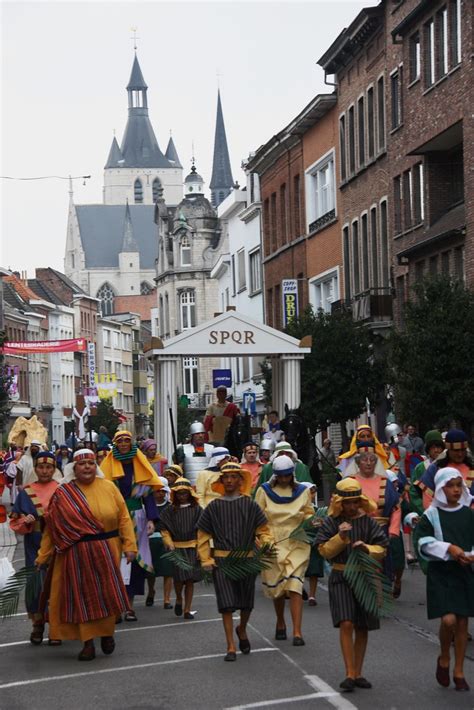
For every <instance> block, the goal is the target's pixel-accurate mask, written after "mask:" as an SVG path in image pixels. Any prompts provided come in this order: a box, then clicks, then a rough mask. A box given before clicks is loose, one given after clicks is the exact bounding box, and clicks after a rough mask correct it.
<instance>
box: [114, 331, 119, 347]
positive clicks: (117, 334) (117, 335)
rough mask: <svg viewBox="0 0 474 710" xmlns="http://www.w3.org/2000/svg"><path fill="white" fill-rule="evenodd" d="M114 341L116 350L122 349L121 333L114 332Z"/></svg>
mask: <svg viewBox="0 0 474 710" xmlns="http://www.w3.org/2000/svg"><path fill="white" fill-rule="evenodd" d="M112 341H113V344H114V348H119V347H120V333H119V332H118V331H117V330H114V331H112Z"/></svg>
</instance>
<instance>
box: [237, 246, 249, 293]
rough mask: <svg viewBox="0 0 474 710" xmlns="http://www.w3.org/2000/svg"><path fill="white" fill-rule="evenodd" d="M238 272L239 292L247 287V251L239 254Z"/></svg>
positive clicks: (242, 250)
mask: <svg viewBox="0 0 474 710" xmlns="http://www.w3.org/2000/svg"><path fill="white" fill-rule="evenodd" d="M237 270H238V281H237V283H238V286H239V291H243V289H244V288H245V287H246V286H247V278H246V274H245V249H241V250H240V251H238V252H237Z"/></svg>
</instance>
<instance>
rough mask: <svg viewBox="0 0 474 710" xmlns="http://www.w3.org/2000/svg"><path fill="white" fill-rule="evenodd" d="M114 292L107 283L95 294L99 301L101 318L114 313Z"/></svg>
mask: <svg viewBox="0 0 474 710" xmlns="http://www.w3.org/2000/svg"><path fill="white" fill-rule="evenodd" d="M114 296H115V293H114V290H113V288H112V286H111V285H110V284H109V283H107V282H106V283H105V284H102V286H101V287H100V288H99V290H98V291H97V294H96V298H98V299H99V300H100V307H101V311H102V315H103V316H110V315H111V314H112V313H113V312H114Z"/></svg>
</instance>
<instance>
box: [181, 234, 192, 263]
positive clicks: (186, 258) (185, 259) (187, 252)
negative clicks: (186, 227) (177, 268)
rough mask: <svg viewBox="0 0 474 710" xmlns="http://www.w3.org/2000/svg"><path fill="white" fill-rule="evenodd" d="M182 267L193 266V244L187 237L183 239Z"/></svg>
mask: <svg viewBox="0 0 474 710" xmlns="http://www.w3.org/2000/svg"><path fill="white" fill-rule="evenodd" d="M180 252H181V266H191V242H190V241H189V237H187V236H185V237H183V238H182V239H181V246H180Z"/></svg>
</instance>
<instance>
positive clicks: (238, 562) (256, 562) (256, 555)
mask: <svg viewBox="0 0 474 710" xmlns="http://www.w3.org/2000/svg"><path fill="white" fill-rule="evenodd" d="M249 552H252V553H253V554H252V555H251V556H249ZM275 555H276V552H275V550H274V548H273V546H272V545H262V547H260V549H258V550H256V549H253V550H249V549H248V548H236V549H235V550H232V552H230V554H229V555H228V556H227V557H223V558H222V559H221V562H220V564H219V569H220V570H222V572H223V573H224V574H225V575H226V577H229V579H232V580H233V581H235V582H236V581H238V580H240V579H244V578H245V577H256V576H257V575H258V574H260V572H261V571H262V570H264V569H268V568H269V567H270V565H271V564H272V560H273V558H274V557H275Z"/></svg>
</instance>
